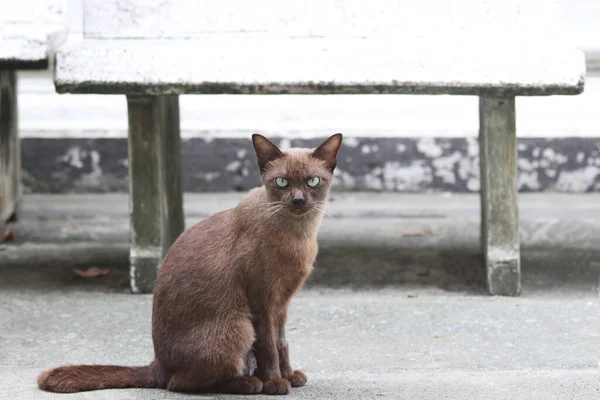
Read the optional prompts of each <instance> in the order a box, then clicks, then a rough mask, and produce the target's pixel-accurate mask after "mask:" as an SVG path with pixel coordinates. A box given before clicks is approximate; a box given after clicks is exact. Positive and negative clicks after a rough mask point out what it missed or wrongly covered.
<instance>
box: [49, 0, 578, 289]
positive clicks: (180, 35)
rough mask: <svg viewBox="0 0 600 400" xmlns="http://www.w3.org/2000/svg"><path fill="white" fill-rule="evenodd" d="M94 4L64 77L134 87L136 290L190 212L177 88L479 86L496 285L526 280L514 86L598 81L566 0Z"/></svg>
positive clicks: (392, 90) (523, 89) (542, 90)
mask: <svg viewBox="0 0 600 400" xmlns="http://www.w3.org/2000/svg"><path fill="white" fill-rule="evenodd" d="M376 7H378V8H376ZM84 13H85V26H84V40H82V41H81V42H77V43H70V44H68V45H66V46H64V47H62V48H61V49H60V50H59V51H58V52H57V57H56V62H57V65H56V75H55V85H56V89H57V91H58V92H60V93H110V94H124V95H126V96H127V104H128V113H129V168H130V177H131V180H130V190H131V197H132V198H131V227H132V230H131V232H132V233H131V235H132V236H131V241H132V247H131V279H132V280H131V286H132V290H133V291H134V292H150V291H151V290H152V288H153V284H154V279H155V276H156V271H157V269H158V268H159V266H160V262H161V260H162V257H163V256H164V254H165V252H166V251H167V249H168V247H169V246H170V245H171V243H172V242H173V240H174V239H175V238H176V237H177V235H178V234H179V233H180V232H181V231H182V229H183V226H184V224H183V212H182V194H181V176H180V141H179V108H178V95H180V94H281V93H290V94H342V93H344V94H353V93H362V94H451V95H473V96H479V98H480V113H479V115H480V148H481V150H480V155H481V176H482V186H481V187H482V196H481V199H482V201H481V205H482V231H481V236H482V247H483V252H484V256H485V267H486V268H487V279H488V286H489V291H490V293H492V294H500V295H518V294H519V293H520V287H521V283H520V276H521V273H520V271H521V266H520V257H519V233H518V211H517V192H516V132H515V96H545V95H554V94H562V95H575V94H579V93H581V92H582V91H583V85H584V73H585V60H584V56H583V54H582V52H581V51H579V50H578V49H577V48H576V47H575V46H574V45H573V44H572V43H571V41H570V40H569V38H568V37H567V36H566V35H564V30H563V27H562V25H561V8H560V4H558V3H557V2H556V1H552V0H535V1H534V0H530V1H527V2H524V1H521V0H462V1H460V2H457V1H449V0H447V1H439V0H421V1H419V2H417V1H414V0H401V1H391V0H389V1H385V2H378V3H372V2H371V3H369V2H364V1H363V0H346V1H343V2H339V1H333V0H308V1H302V2H297V1H296V2H292V1H275V0H265V1H262V2H259V3H256V2H252V3H250V2H245V1H241V0H238V1H228V2H221V1H217V0H207V1H203V2H197V1H193V0H181V1H178V2H163V1H158V0H152V1H148V0H129V1H128V2H126V3H123V2H116V1H114V0H113V1H110V0H85V3H84ZM198 112H199V113H201V112H202V110H198ZM342 151H343V150H342Z"/></svg>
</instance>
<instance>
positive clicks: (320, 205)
mask: <svg viewBox="0 0 600 400" xmlns="http://www.w3.org/2000/svg"><path fill="white" fill-rule="evenodd" d="M314 207H315V209H316V210H317V211H318V212H320V213H322V214H323V215H325V216H326V217H329V218H333V215H331V213H329V212H328V211H327V210H326V209H325V204H324V203H320V202H319V203H315V206H314Z"/></svg>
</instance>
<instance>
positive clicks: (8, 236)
mask: <svg viewBox="0 0 600 400" xmlns="http://www.w3.org/2000/svg"><path fill="white" fill-rule="evenodd" d="M13 240H15V231H6V232H4V235H2V240H0V242H12V241H13Z"/></svg>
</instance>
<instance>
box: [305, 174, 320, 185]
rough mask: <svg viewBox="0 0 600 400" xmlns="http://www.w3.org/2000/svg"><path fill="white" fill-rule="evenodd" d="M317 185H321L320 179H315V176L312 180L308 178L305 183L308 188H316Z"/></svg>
mask: <svg viewBox="0 0 600 400" xmlns="http://www.w3.org/2000/svg"><path fill="white" fill-rule="evenodd" d="M319 183H321V179H320V178H318V177H316V176H315V177H314V178H310V179H309V180H308V182H306V184H307V185H308V186H310V187H315V186H317V185H318V184H319Z"/></svg>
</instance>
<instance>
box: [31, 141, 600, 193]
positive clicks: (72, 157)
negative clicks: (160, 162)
mask: <svg viewBox="0 0 600 400" xmlns="http://www.w3.org/2000/svg"><path fill="white" fill-rule="evenodd" d="M273 139H274V140H275V143H280V142H281V138H279V139H278V138H273ZM287 140H288V141H289V145H290V146H292V147H305V148H310V147H314V146H316V145H318V144H320V143H321V142H322V138H313V139H287ZM21 146H22V160H23V174H22V176H23V183H24V190H25V192H27V193H36V192H37V193H40V192H44V193H48V192H69V191H71V192H111V191H113V192H114V191H120V192H124V191H127V190H128V187H129V185H128V170H127V167H128V162H127V139H72V138H71V139H23V140H22V141H21ZM598 146H600V138H564V139H535V138H520V139H519V141H518V158H517V168H518V171H519V177H518V181H517V182H518V187H519V190H520V191H524V192H530V191H536V192H539V191H546V190H548V191H562V192H577V193H581V192H593V191H599V190H600V171H599V170H600V156H599V155H598V150H597V149H598ZM182 179H183V186H184V190H186V191H196V192H202V191H231V190H236V191H246V190H248V189H250V188H252V187H254V186H256V185H258V184H259V182H260V180H259V173H258V168H257V167H256V156H255V153H254V150H253V148H252V143H251V141H250V140H249V139H234V138H215V139H214V140H212V139H211V140H207V139H206V138H194V139H185V140H184V141H183V142H182ZM333 188H334V190H373V191H404V192H415V191H424V190H433V191H444V192H477V191H479V189H480V183H479V146H478V141H477V139H476V138H435V139H433V138H372V137H364V138H358V137H353V138H347V139H344V146H343V147H342V149H341V152H340V158H339V160H338V168H337V169H336V174H335V177H334V182H333Z"/></svg>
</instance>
